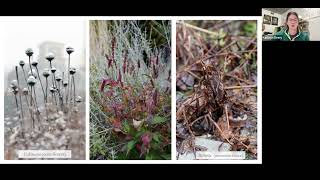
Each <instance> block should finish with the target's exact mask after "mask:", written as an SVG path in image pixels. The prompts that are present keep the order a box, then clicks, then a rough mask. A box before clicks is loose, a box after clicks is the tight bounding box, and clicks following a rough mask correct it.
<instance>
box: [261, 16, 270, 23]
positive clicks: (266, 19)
mask: <svg viewBox="0 0 320 180" xmlns="http://www.w3.org/2000/svg"><path fill="white" fill-rule="evenodd" d="M263 24H271V16H269V15H266V14H265V15H264V16H263Z"/></svg>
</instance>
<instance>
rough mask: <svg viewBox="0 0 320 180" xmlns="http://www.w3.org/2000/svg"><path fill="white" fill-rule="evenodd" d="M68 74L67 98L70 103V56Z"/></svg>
mask: <svg viewBox="0 0 320 180" xmlns="http://www.w3.org/2000/svg"><path fill="white" fill-rule="evenodd" d="M67 72H68V91H67V95H66V96H67V97H66V103H68V96H69V91H70V88H69V84H70V54H69V56H68V69H67Z"/></svg>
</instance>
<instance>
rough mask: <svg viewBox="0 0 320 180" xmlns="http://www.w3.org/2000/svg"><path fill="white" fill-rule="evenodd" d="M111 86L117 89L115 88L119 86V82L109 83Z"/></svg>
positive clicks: (112, 81)
mask: <svg viewBox="0 0 320 180" xmlns="http://www.w3.org/2000/svg"><path fill="white" fill-rule="evenodd" d="M109 85H110V86H111V87H115V86H117V85H118V82H117V81H114V80H111V81H110V83H109Z"/></svg>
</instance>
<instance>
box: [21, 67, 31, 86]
mask: <svg viewBox="0 0 320 180" xmlns="http://www.w3.org/2000/svg"><path fill="white" fill-rule="evenodd" d="M21 68H22V71H23V76H24V80H25V81H26V83H27V78H26V73H25V71H24V68H23V66H22V67H21ZM27 84H28V83H27ZM27 87H28V90H29V91H30V88H29V86H27Z"/></svg>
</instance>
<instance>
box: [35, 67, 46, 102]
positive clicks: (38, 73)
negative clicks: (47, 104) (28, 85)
mask: <svg viewBox="0 0 320 180" xmlns="http://www.w3.org/2000/svg"><path fill="white" fill-rule="evenodd" d="M36 70H37V74H38V77H39V81H40V85H41V89H42V92H43V96H45V93H44V89H43V86H42V82H41V78H40V74H39V70H38V67H37V66H36ZM43 99H44V101H45V98H43Z"/></svg>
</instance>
